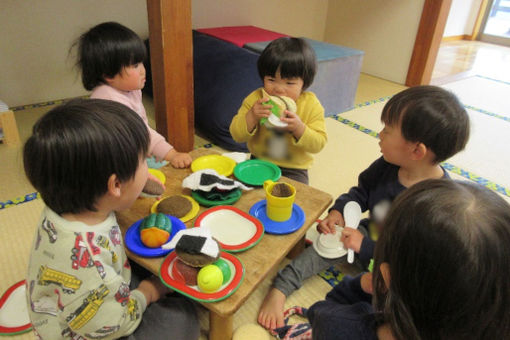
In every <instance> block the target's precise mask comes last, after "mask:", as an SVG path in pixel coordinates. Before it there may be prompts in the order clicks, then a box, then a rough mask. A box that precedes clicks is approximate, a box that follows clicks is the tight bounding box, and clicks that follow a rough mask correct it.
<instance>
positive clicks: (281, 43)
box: [257, 37, 317, 90]
mask: <svg viewBox="0 0 510 340" xmlns="http://www.w3.org/2000/svg"><path fill="white" fill-rule="evenodd" d="M257 68H258V71H259V76H260V79H262V81H264V77H265V76H271V77H274V76H275V75H276V71H280V76H281V77H282V78H294V77H299V78H301V79H303V90H306V89H307V88H308V87H309V86H310V85H312V83H313V78H314V77H315V73H316V72H317V58H316V57H315V52H314V50H313V49H312V47H311V46H310V45H309V44H308V43H307V42H306V41H305V40H304V39H301V38H289V37H284V38H278V39H276V40H273V41H272V42H270V43H269V45H267V46H266V48H265V49H264V50H263V51H262V53H261V54H260V57H259V59H258V61H257Z"/></svg>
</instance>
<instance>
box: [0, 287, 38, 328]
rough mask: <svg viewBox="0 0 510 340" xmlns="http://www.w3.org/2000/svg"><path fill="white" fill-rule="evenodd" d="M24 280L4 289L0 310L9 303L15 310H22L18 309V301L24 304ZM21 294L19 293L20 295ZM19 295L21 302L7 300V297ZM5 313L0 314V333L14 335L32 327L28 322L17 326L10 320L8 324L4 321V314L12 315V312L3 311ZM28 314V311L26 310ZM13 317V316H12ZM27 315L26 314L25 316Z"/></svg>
mask: <svg viewBox="0 0 510 340" xmlns="http://www.w3.org/2000/svg"><path fill="white" fill-rule="evenodd" d="M25 283H26V281H25V280H22V281H19V282H18V283H16V284H14V285H12V286H11V287H10V288H9V289H7V290H6V291H5V293H4V294H3V295H2V297H1V298H0V310H1V309H2V308H4V307H9V306H10V305H11V304H14V305H12V306H11V307H12V308H15V309H16V311H19V312H23V311H22V310H20V303H22V304H23V305H24V306H26V299H25V287H26V286H25ZM20 294H21V295H20ZM20 296H21V297H22V298H23V301H21V302H19V301H18V302H15V301H9V298H10V297H12V298H14V299H17V298H20ZM25 308H27V307H25ZM5 313H6V315H2V314H3V313H1V314H0V316H1V317H0V335H15V334H21V333H25V332H28V331H29V330H31V329H32V324H31V323H30V322H29V323H27V324H24V325H19V326H12V322H9V324H6V323H5V320H4V316H6V317H8V316H12V314H10V313H8V312H7V311H6V312H5ZM26 313H27V314H28V311H26ZM13 317H15V316H13ZM27 317H28V316H27Z"/></svg>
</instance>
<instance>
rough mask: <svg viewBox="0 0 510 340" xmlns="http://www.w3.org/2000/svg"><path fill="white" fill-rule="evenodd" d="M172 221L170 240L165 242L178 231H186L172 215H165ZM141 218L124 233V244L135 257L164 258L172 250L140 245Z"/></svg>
mask: <svg viewBox="0 0 510 340" xmlns="http://www.w3.org/2000/svg"><path fill="white" fill-rule="evenodd" d="M166 216H168V217H169V218H170V221H172V232H171V233H170V238H169V239H168V241H167V242H170V240H171V239H172V238H173V237H174V236H175V234H177V232H178V231H179V230H182V229H186V225H185V224H184V222H182V221H181V220H180V219H178V218H177V217H175V216H172V215H166ZM142 221H143V218H142V219H139V220H138V221H136V222H135V223H133V224H132V225H131V227H129V229H128V230H127V231H126V237H125V240H124V242H125V243H126V247H128V249H129V250H130V251H131V252H133V253H135V254H136V255H140V256H144V257H159V256H164V255H166V254H168V253H169V252H171V251H172V250H173V249H163V248H161V247H158V248H149V247H147V246H146V245H144V244H143V243H142V240H141V239H140V224H142Z"/></svg>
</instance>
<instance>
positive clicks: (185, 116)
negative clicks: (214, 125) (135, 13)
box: [147, 0, 195, 152]
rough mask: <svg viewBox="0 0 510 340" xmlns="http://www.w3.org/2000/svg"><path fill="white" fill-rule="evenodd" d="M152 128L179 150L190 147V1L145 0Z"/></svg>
mask: <svg viewBox="0 0 510 340" xmlns="http://www.w3.org/2000/svg"><path fill="white" fill-rule="evenodd" d="M147 14H148V21H149V41H150V49H151V50H150V56H151V70H152V89H153V97H154V111H155V119H156V130H157V131H158V132H159V133H160V134H162V135H163V136H165V137H166V139H167V140H168V141H169V143H170V144H172V145H173V146H174V147H175V149H176V150H177V151H179V152H189V151H191V150H193V144H194V135H195V129H194V117H195V113H194V99H193V46H192V45H193V41H192V31H191V0H171V1H165V0H147Z"/></svg>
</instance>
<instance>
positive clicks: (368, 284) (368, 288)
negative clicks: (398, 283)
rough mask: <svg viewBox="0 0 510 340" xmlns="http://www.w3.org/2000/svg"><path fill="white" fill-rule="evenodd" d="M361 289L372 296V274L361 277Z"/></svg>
mask: <svg viewBox="0 0 510 340" xmlns="http://www.w3.org/2000/svg"><path fill="white" fill-rule="evenodd" d="M360 283H361V289H362V290H363V291H364V292H365V293H367V294H374V289H373V286H372V273H365V274H363V275H361V281H360Z"/></svg>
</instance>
